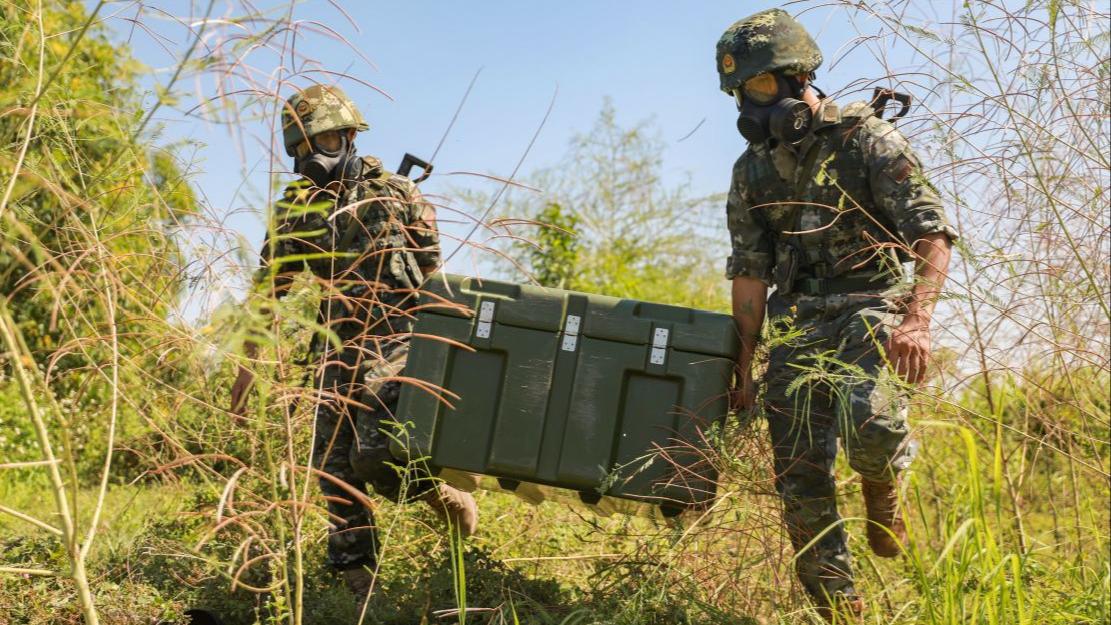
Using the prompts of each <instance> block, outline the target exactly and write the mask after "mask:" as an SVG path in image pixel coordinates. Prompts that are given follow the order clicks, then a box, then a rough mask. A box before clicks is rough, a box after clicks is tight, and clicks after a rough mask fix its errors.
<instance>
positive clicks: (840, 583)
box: [716, 9, 955, 620]
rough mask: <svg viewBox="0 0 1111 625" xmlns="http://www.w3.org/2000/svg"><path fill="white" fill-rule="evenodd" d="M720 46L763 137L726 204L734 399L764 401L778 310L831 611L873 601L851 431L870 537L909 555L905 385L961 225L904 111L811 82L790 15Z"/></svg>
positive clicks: (829, 614) (799, 566)
mask: <svg viewBox="0 0 1111 625" xmlns="http://www.w3.org/2000/svg"><path fill="white" fill-rule="evenodd" d="M716 60H717V71H718V74H719V77H720V80H721V89H722V91H724V92H725V93H726V94H728V95H729V96H730V97H732V98H733V99H734V100H735V102H736V105H737V108H738V110H739V111H740V119H739V120H738V122H737V128H738V130H739V131H740V133H741V135H742V136H743V137H744V138H745V140H746V141H747V142H748V149H747V150H746V151H745V152H744V154H742V155H741V157H740V158H739V159H738V160H737V162H736V164H735V165H734V167H733V181H732V186H731V188H730V192H729V198H728V202H727V206H726V211H727V216H728V227H729V233H730V238H731V243H732V254H731V256H730V257H729V259H728V263H727V266H726V277H727V278H728V279H730V280H732V298H733V315H734V318H735V320H736V323H737V328H738V331H739V332H740V334H741V339H742V345H743V347H742V350H741V356H740V359H739V362H738V369H737V377H736V386H735V389H734V392H733V405H734V407H735V408H738V409H748V408H751V407H752V406H753V403H754V400H755V396H756V392H755V384H754V382H753V376H752V364H753V363H752V360H753V354H754V352H755V348H756V344H757V341H758V340H759V337H760V334H761V328H762V326H763V323H764V320H765V318H768V319H770V320H771V322H772V324H773V328H777V329H784V328H785V327H793V328H794V329H795V330H797V331H798V332H799V337H798V338H796V339H793V340H789V341H787V342H786V344H783V343H781V342H777V344H776V345H774V346H773V347H772V349H771V352H770V357H769V363H768V368H767V371H766V373H765V375H764V378H763V380H762V382H763V385H764V395H763V400H764V404H763V407H764V409H765V413H766V415H767V422H768V431H769V434H770V436H771V442H772V447H773V452H774V468H775V482H776V489H777V491H778V492H779V494H780V497H781V499H782V502H783V519H784V523H785V525H786V528H787V532H788V535H789V537H790V540H791V542H792V544H793V545H794V547H795V550H796V552H797V558H796V571H797V573H798V577H799V580H800V581H801V583H802V586H803V587H804V589H805V590H806V591H807V592H808V593H809V595H810V596H811V597H812V599H813V601H814V602H815V604H816V607H817V608H818V610H819V611H820V612H821V614H822V615H823V616H825V617H826V618H827V619H829V620H834V619H835V618H836V617H835V615H840V617H841V618H842V619H845V618H850V619H851V618H855V615H858V614H859V613H860V612H861V610H862V609H863V605H864V603H863V600H862V598H861V597H860V596H859V595H858V593H857V591H856V588H855V586H854V580H853V573H852V568H851V563H850V555H849V551H848V548H847V547H846V542H845V537H846V528H845V527H844V525H843V524H842V523H841V519H840V516H839V515H838V512H837V493H836V488H835V485H836V482H835V480H834V476H833V472H832V469H833V464H834V459H835V458H836V455H837V453H838V441H840V446H841V447H842V448H843V449H844V451H845V453H846V455H847V457H848V460H849V464H850V466H851V467H852V468H853V469H854V470H855V471H856V472H857V473H858V474H859V475H860V478H861V481H860V484H861V490H862V493H863V497H864V503H865V507H866V509H867V515H868V522H867V524H866V527H865V530H866V533H867V536H868V544H869V545H870V547H871V549H872V551H873V552H874V553H875V554H876V555H878V556H881V557H896V556H898V555H900V553H901V552H902V549H903V544H904V541H905V528H904V524H903V521H902V518H901V515H900V511H899V504H898V485H899V482H898V479H899V474H900V472H901V471H902V470H904V469H905V468H906V467H907V465H908V464H909V462H910V456H911V453H910V446H909V445H908V428H907V420H906V402H905V398H906V392H907V390H909V388H910V385H913V384H917V383H919V382H920V381H921V380H922V379H923V377H924V375H925V370H926V365H927V361H928V359H929V356H930V329H929V324H930V317H931V314H932V312H933V308H934V304H935V301H936V298H937V296H938V294H939V292H940V290H941V288H942V284H943V282H944V279H945V273H946V270H947V267H948V264H949V255H950V246H951V241H952V240H953V239H955V233H954V231H953V230H952V229H951V228H950V227H949V226H948V225H947V222H946V219H945V215H944V210H943V208H942V206H941V201H940V199H939V197H938V194H937V192H936V191H935V190H934V188H933V187H932V186H931V185H930V184H929V182H928V181H927V180H926V179H925V177H924V176H923V173H922V169H921V166H920V164H919V161H918V158H917V157H916V156H915V154H914V152H913V151H912V150H911V148H910V145H909V144H908V142H907V140H906V139H905V138H904V137H903V136H902V135H901V134H900V133H899V132H898V131H897V130H896V129H895V127H894V126H892V125H891V124H890V123H888V122H886V121H884V120H882V119H880V118H879V117H878V116H877V114H876V113H875V111H874V109H873V108H872V107H871V106H870V105H869V104H868V103H856V104H849V105H846V106H844V107H839V106H838V105H837V104H835V103H834V102H833V101H831V100H830V99H828V98H826V97H825V96H824V94H822V93H821V92H820V91H819V90H816V88H815V87H813V85H812V81H813V79H814V77H815V73H814V72H815V71H816V70H817V69H818V68H819V66H820V65H821V64H822V54H821V51H820V50H819V49H818V46H817V44H816V43H815V42H814V40H813V39H812V38H811V37H810V35H809V34H808V33H807V32H806V30H805V29H804V28H803V27H802V25H801V24H799V23H798V22H797V21H795V20H794V19H793V18H792V17H791V16H790V15H788V14H787V13H785V12H784V11H782V10H779V9H772V10H769V11H763V12H761V13H757V14H755V15H752V16H750V17H747V18H745V19H743V20H740V21H738V22H736V23H735V24H733V25H732V26H730V27H729V28H728V29H727V30H726V31H725V34H724V35H723V36H722V37H721V39H720V41H718V44H717V55H716ZM904 263H907V264H911V263H913V267H914V269H913V272H908V271H907V270H906V269H905V268H904ZM772 286H774V287H775V290H774V292H773V293H772V295H771V297H770V298H768V292H769V288H770V287H772Z"/></svg>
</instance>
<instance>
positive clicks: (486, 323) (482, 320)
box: [475, 301, 494, 339]
mask: <svg viewBox="0 0 1111 625" xmlns="http://www.w3.org/2000/svg"><path fill="white" fill-rule="evenodd" d="M493 327H494V302H491V301H485V302H482V304H481V305H480V306H479V307H478V328H476V329H475V336H477V337H478V338H480V339H488V338H490V330H492V329H493Z"/></svg>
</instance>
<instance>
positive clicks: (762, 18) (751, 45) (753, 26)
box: [717, 9, 822, 93]
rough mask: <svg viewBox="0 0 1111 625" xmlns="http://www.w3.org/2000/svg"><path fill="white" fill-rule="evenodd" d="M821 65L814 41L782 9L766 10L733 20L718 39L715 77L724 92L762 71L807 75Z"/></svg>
mask: <svg viewBox="0 0 1111 625" xmlns="http://www.w3.org/2000/svg"><path fill="white" fill-rule="evenodd" d="M821 64H822V51H821V50H819V49H818V44H817V43H815V42H814V39H813V38H812V37H811V36H810V33H808V32H806V29H805V28H803V27H802V24H799V23H798V21H796V20H795V18H793V17H791V16H790V15H789V14H788V13H787V12H786V11H784V10H783V9H768V10H767V11H761V12H759V13H756V14H754V15H750V16H748V17H746V18H744V19H743V20H740V21H737V22H734V23H733V25H731V26H730V27H729V28H727V29H725V34H723V35H722V36H721V39H718V48H717V67H718V76H719V77H720V78H721V90H722V91H724V92H726V93H731V92H732V91H733V90H734V89H737V88H738V87H740V86H741V84H742V83H743V82H744V81H746V80H748V79H749V78H752V77H753V76H755V75H757V74H761V73H763V72H779V71H787V72H792V73H796V74H809V73H810V72H813V71H814V70H816V69H818V67H819V66H820V65H821Z"/></svg>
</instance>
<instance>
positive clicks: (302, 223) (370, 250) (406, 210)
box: [258, 157, 440, 335]
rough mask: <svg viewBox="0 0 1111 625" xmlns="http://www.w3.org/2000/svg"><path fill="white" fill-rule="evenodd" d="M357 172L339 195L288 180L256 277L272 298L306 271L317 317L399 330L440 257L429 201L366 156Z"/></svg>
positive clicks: (362, 328)
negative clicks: (318, 290) (319, 290)
mask: <svg viewBox="0 0 1111 625" xmlns="http://www.w3.org/2000/svg"><path fill="white" fill-rule="evenodd" d="M362 160H363V171H362V176H361V177H360V179H359V181H358V182H357V183H356V184H353V185H350V186H349V187H348V188H346V189H345V190H344V191H343V192H342V193H340V194H339V195H338V196H337V195H336V194H335V193H332V192H330V191H326V190H321V189H318V188H314V187H312V186H311V183H309V182H308V181H307V180H304V179H302V180H298V181H296V182H294V183H292V184H290V185H289V186H288V187H287V188H286V189H285V191H284V192H283V194H282V199H281V200H279V201H278V202H277V204H276V205H275V209H274V211H273V217H272V222H271V224H270V228H269V230H268V233H269V234H268V236H267V238H266V241H265V243H264V244H263V248H262V269H261V270H260V272H259V275H258V280H260V281H269V282H270V284H271V286H272V288H273V293H274V295H275V296H276V297H282V296H283V295H284V294H285V292H287V291H288V289H289V287H290V285H291V283H292V281H293V278H294V277H296V276H297V275H298V274H300V273H301V272H303V271H304V270H306V269H308V270H309V271H311V272H312V273H313V275H314V276H315V278H316V279H317V280H318V281H319V283H320V284H321V286H322V287H323V288H324V290H325V296H324V299H323V301H322V303H321V310H320V315H321V319H320V321H321V322H322V323H325V324H329V325H331V326H332V327H333V328H334V329H336V331H337V332H339V333H340V334H341V335H347V334H352V333H368V332H369V333H370V334H376V335H392V334H397V333H404V332H406V331H408V328H409V327H410V326H411V316H410V315H409V314H408V311H409V310H410V309H412V308H413V307H414V306H415V305H416V301H415V300H416V298H415V294H416V291H417V289H418V288H419V287H420V284H421V282H422V281H423V274H422V272H421V267H429V266H437V265H439V263H440V240H439V234H438V233H437V231H436V228H435V212H434V209H433V207H432V206H431V205H430V204H428V203H427V202H425V201H423V199H422V198H421V196H420V193H419V191H417V188H416V185H414V184H413V182H412V181H411V180H409V179H408V178H406V177H404V176H399V175H397V174H394V173H391V172H389V171H386V170H385V168H383V166H382V162H381V161H379V160H378V159H376V158H373V157H363V159H362Z"/></svg>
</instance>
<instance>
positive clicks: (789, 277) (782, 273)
mask: <svg viewBox="0 0 1111 625" xmlns="http://www.w3.org/2000/svg"><path fill="white" fill-rule="evenodd" d="M798 273H799V257H798V252H797V251H796V250H795V248H794V247H792V246H791V245H788V244H786V243H779V244H777V245H776V246H775V269H773V270H772V279H773V280H774V282H775V290H776V292H777V293H779V294H780V295H789V294H790V293H791V291H792V287H794V285H795V278H796V277H798Z"/></svg>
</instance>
